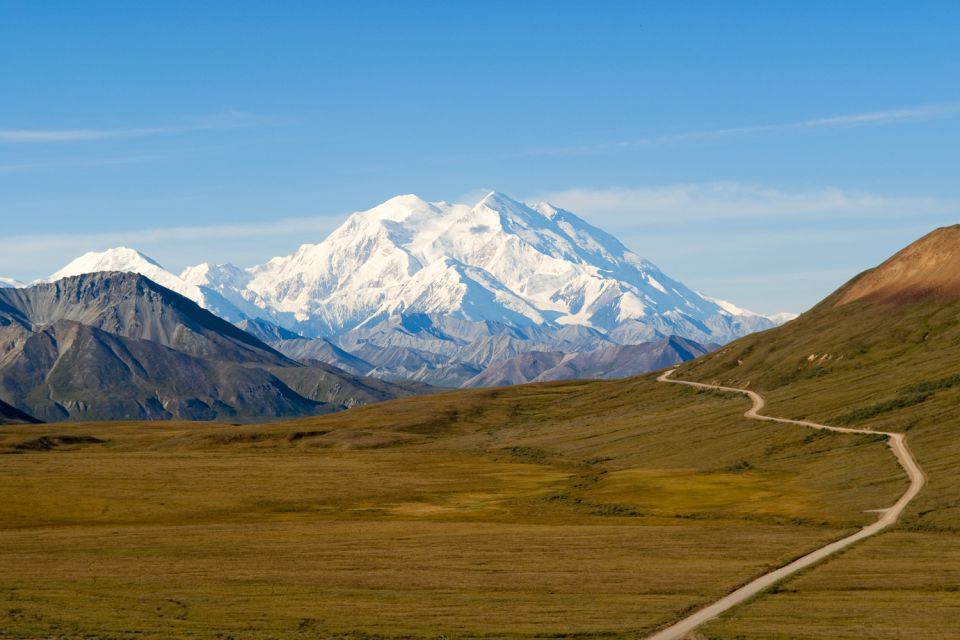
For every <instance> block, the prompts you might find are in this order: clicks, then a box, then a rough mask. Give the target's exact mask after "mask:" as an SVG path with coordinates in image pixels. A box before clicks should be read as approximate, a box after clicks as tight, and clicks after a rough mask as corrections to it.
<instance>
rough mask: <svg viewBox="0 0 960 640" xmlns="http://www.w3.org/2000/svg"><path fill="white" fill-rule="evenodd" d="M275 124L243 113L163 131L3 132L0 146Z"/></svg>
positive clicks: (228, 113)
mask: <svg viewBox="0 0 960 640" xmlns="http://www.w3.org/2000/svg"><path fill="white" fill-rule="evenodd" d="M275 123H276V120H275V119H273V118H268V117H265V116H260V115H256V114H252V113H246V112H242V111H225V112H223V113H218V114H214V115H211V116H203V117H199V118H191V119H189V120H186V121H184V122H183V123H180V124H174V125H167V126H161V127H133V128H106V129H0V143H5V144H30V143H57V142H90V141H97V140H114V139H118V138H136V137H144V136H158V135H175V134H182V133H191V132H195V131H210V130H214V129H239V128H246V127H255V126H264V125H268V124H275Z"/></svg>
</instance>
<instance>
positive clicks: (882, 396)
mask: <svg viewBox="0 0 960 640" xmlns="http://www.w3.org/2000/svg"><path fill="white" fill-rule="evenodd" d="M676 376H677V377H679V378H684V379H688V380H696V381H700V382H711V383H718V384H723V385H729V386H737V387H745V388H746V387H749V388H750V389H753V390H756V391H760V392H761V393H763V394H764V395H765V396H766V397H767V399H768V400H769V405H768V409H767V411H768V413H770V414H771V415H781V416H787V417H791V418H801V419H811V420H814V421H818V422H825V423H828V424H834V425H850V426H856V427H859V428H870V429H877V430H883V431H900V432H904V433H906V434H907V436H908V439H909V444H910V446H911V448H912V449H913V451H914V454H915V455H916V457H917V459H918V461H919V463H920V464H921V466H922V467H923V468H924V470H925V472H926V473H927V475H928V476H929V480H928V485H927V487H926V488H925V489H924V491H923V492H922V493H921V494H920V496H918V498H917V499H916V500H915V501H914V502H913V503H912V504H911V505H910V507H909V508H908V511H907V512H906V513H905V516H904V518H903V520H902V521H901V523H900V524H899V525H898V526H897V527H896V528H895V529H894V530H892V531H890V532H888V533H884V534H882V535H880V536H878V537H877V538H875V539H872V540H868V541H866V542H864V543H863V544H861V545H859V546H857V547H856V548H854V549H853V550H851V551H849V552H847V553H845V554H843V555H842V556H841V557H840V558H838V559H835V560H832V561H830V562H827V563H825V564H823V565H821V566H819V567H817V568H815V569H814V570H812V571H810V572H808V573H807V574H805V575H803V576H801V577H799V578H797V579H795V580H790V581H787V582H786V583H785V584H784V585H783V588H782V591H781V592H779V593H777V594H774V595H770V596H766V597H763V598H760V599H758V600H757V601H756V602H755V603H754V604H752V605H749V606H746V607H744V608H741V609H739V610H736V611H735V612H733V613H732V614H731V615H730V616H728V617H727V618H725V619H724V620H722V621H720V622H718V623H715V624H714V625H712V626H710V627H708V629H707V635H708V637H716V638H734V637H737V638H739V637H749V638H754V637H757V638H795V637H804V638H846V637H850V638H854V637H857V638H859V637H864V634H863V630H864V629H869V630H870V633H869V637H876V638H905V637H958V636H960V553H958V551H957V549H958V548H960V226H953V227H947V228H942V229H938V230H936V231H934V232H933V233H931V234H929V235H927V236H925V237H924V238H921V239H920V240H918V241H917V242H915V243H914V244H912V245H910V246H909V247H907V248H906V249H904V250H903V251H901V252H900V253H898V254H897V255H895V256H893V257H892V258H890V260H888V261H886V262H884V263H883V264H882V265H880V266H878V267H877V268H875V269H872V270H870V271H867V272H865V273H863V274H860V275H859V276H857V277H856V278H854V279H853V280H851V281H850V282H849V283H847V284H846V285H844V286H843V287H841V288H840V289H839V290H837V291H836V292H835V293H834V294H832V295H831V296H829V297H828V298H826V299H825V300H824V301H823V302H821V303H820V304H819V305H817V306H816V307H815V308H814V309H812V310H810V311H809V312H807V313H805V314H803V315H802V316H801V317H800V318H798V319H797V320H794V321H793V322H790V323H788V324H786V325H784V326H782V327H779V328H777V329H773V330H770V331H766V332H763V333H759V334H754V335H751V336H747V337H746V338H743V339H741V340H738V341H736V342H734V343H731V344H729V345H727V346H726V347H725V348H723V349H722V350H720V351H718V352H715V353H713V354H709V355H707V356H705V357H704V358H701V359H700V360H698V361H696V362H694V363H691V364H688V365H686V366H683V367H681V368H680V369H679V370H678V372H677V374H676ZM788 612H793V613H792V614H790V615H787V613H788Z"/></svg>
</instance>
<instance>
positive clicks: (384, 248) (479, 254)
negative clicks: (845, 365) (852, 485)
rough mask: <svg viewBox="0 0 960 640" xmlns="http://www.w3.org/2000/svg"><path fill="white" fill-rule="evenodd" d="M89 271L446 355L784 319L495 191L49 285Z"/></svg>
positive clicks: (699, 336)
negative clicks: (269, 242)
mask: <svg viewBox="0 0 960 640" xmlns="http://www.w3.org/2000/svg"><path fill="white" fill-rule="evenodd" d="M92 271H132V272H135V273H140V274H142V275H144V276H146V277H148V278H150V279H152V280H154V281H156V282H158V283H159V284H161V285H163V286H165V287H168V288H170V289H173V290H174V291H176V292H178V293H181V294H182V295H184V296H186V297H188V298H190V299H191V300H194V301H195V302H197V303H198V304H200V305H201V306H204V307H206V308H207V309H210V310H211V311H214V312H215V313H218V314H219V315H221V316H223V317H224V318H226V319H228V320H231V321H233V322H239V321H241V320H244V319H264V320H269V321H270V322H273V323H275V324H277V325H280V326H282V327H284V328H286V329H290V330H293V331H295V332H296V333H299V334H301V335H303V336H305V337H315V338H318V337H326V338H331V339H332V340H334V342H336V343H338V344H339V346H340V347H345V348H348V349H350V348H360V347H361V346H362V345H365V344H367V345H376V346H380V347H387V346H390V347H401V348H405V349H415V350H418V351H419V352H423V353H433V354H435V355H443V354H446V355H449V354H454V353H464V352H467V351H470V348H468V345H471V344H473V343H474V342H475V341H477V340H481V339H483V338H487V339H489V338H491V337H494V336H497V337H498V341H495V343H489V344H487V345H486V346H484V347H483V349H481V350H486V351H491V350H493V351H492V352H503V353H506V351H503V350H504V349H508V348H509V350H510V351H511V352H518V350H519V347H517V346H516V344H515V343H516V342H517V341H519V342H524V341H526V340H527V338H525V337H524V336H523V335H520V334H518V333H517V331H518V330H523V331H526V332H527V333H529V331H530V330H532V329H534V328H536V329H537V331H538V332H539V333H538V335H539V336H540V337H539V338H538V340H540V343H541V344H547V345H550V344H552V343H553V342H554V341H555V340H559V341H561V342H564V344H567V343H566V340H567V338H561V337H560V336H561V333H559V332H561V331H562V330H563V328H564V327H571V328H573V327H579V328H582V329H584V330H587V331H590V332H593V333H592V334H585V335H589V336H590V337H589V342H590V343H591V344H592V345H593V346H594V347H595V346H596V345H598V344H599V343H600V342H604V341H609V342H610V343H619V344H635V343H639V342H645V341H649V340H659V339H661V338H663V337H665V336H668V335H672V334H676V335H680V336H684V337H687V338H691V339H693V340H697V341H700V342H703V343H722V342H726V341H729V340H731V339H733V338H736V337H738V336H740V335H743V334H745V333H749V332H751V331H755V330H759V329H765V328H769V327H771V326H774V325H775V324H778V323H779V322H781V321H783V320H785V319H787V316H786V315H784V316H776V317H768V316H763V315H760V314H756V313H753V312H751V311H747V310H745V309H741V308H739V307H737V306H735V305H733V304H731V303H728V302H725V301H722V300H715V299H711V298H708V297H706V296H703V295H701V294H699V293H697V292H695V291H693V290H691V289H689V288H688V287H686V286H685V285H684V284H682V283H680V282H678V281H676V280H673V279H672V278H670V277H669V276H667V275H666V274H664V273H663V272H662V271H661V270H660V269H659V268H658V267H657V266H656V265H654V264H653V263H651V262H649V261H647V260H644V259H642V258H640V257H639V256H638V255H636V254H634V253H633V252H631V251H630V250H628V249H627V248H626V247H625V246H624V245H623V244H622V243H621V242H620V241H618V240H617V239H616V238H614V237H613V236H611V235H609V234H608V233H606V232H604V231H602V230H600V229H597V228H596V227H593V226H592V225H590V224H588V223H587V222H585V221H583V220H581V219H580V218H578V217H577V216H576V215H574V214H573V213H571V212H569V211H564V210H562V209H558V208H556V207H553V206H551V205H549V204H546V203H538V204H534V205H527V204H524V203H521V202H518V201H516V200H513V199H511V198H509V197H507V196H505V195H503V194H500V193H496V192H492V193H489V194H487V195H486V196H485V197H484V198H483V199H482V200H480V201H479V202H477V203H476V204H473V205H469V204H451V203H447V202H426V201H424V200H422V199H420V198H418V197H417V196H414V195H404V196H398V197H395V198H391V199H390V200H387V201H386V202H384V203H383V204H380V205H378V206H376V207H374V208H372V209H369V210H367V211H362V212H358V213H355V214H353V215H352V216H350V217H349V218H348V219H347V220H346V221H345V222H344V223H343V224H342V225H341V226H340V227H339V228H337V229H336V230H335V231H334V232H333V233H331V234H330V235H329V236H328V237H327V238H326V239H325V240H323V241H322V242H320V243H318V244H305V245H303V246H301V247H300V248H299V249H297V250H296V251H295V252H294V253H293V254H291V255H289V256H285V257H278V258H274V259H272V260H270V261H269V262H267V263H266V264H263V265H260V266H256V267H252V268H250V269H241V268H239V267H235V266H233V265H229V264H227V265H211V264H208V263H204V264H201V265H198V266H195V267H190V268H188V269H186V270H185V271H184V272H183V273H182V274H180V275H179V276H176V275H174V274H172V273H170V272H169V271H167V270H166V269H164V268H163V267H161V266H160V265H159V264H157V263H156V262H155V261H153V260H151V259H150V258H148V257H146V256H144V255H143V254H141V253H139V252H137V251H134V250H133V249H128V248H123V247H121V248H116V249H110V250H108V251H105V252H102V253H88V254H86V255H84V256H81V257H80V258H77V259H76V260H74V261H73V262H71V263H70V264H69V265H67V266H66V267H64V268H63V269H61V270H60V271H58V272H57V273H56V274H54V275H53V276H51V278H50V280H55V279H59V278H62V277H64V276H68V275H76V274H80V273H88V272H92ZM493 344H497V345H499V346H497V347H496V348H494V347H492V346H491V345H493ZM507 345H510V346H509V347H507ZM428 359H429V358H428Z"/></svg>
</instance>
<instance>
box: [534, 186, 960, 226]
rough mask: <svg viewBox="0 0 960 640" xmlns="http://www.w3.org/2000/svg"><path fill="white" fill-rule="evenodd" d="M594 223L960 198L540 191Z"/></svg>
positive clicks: (846, 213) (944, 204)
mask: <svg viewBox="0 0 960 640" xmlns="http://www.w3.org/2000/svg"><path fill="white" fill-rule="evenodd" d="M534 199H536V200H545V201H547V202H550V203H552V204H554V205H556V206H558V207H563V208H564V209H569V210H570V211H574V212H576V213H581V214H584V215H586V216H588V217H590V218H592V219H594V220H596V221H597V222H598V223H613V222H621V221H626V220H630V221H636V222H678V221H718V220H732V219H768V220H770V219H784V218H789V217H803V218H804V219H811V218H814V217H824V216H829V217H831V218H836V217H837V216H843V217H858V218H862V217H873V218H878V217H879V218H890V217H896V216H903V215H920V214H929V215H945V214H955V213H958V212H960V200H958V199H949V198H928V197H903V196H886V195H877V194H872V193H866V192H863V191H855V190H848V189H840V188H836V187H826V188H821V189H812V190H805V191H786V190H782V189H776V188H772V187H765V186H759V185H750V184H743V183H738V182H713V183H698V184H676V185H665V186H653V187H639V188H610V189H591V188H582V189H568V190H564V191H554V192H549V193H543V194H540V195H538V196H537V197H536V198H534Z"/></svg>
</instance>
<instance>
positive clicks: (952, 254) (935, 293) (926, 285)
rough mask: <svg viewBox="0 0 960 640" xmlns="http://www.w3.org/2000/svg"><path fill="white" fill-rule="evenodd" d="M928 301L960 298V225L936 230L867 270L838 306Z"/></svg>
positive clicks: (845, 293)
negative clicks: (865, 302)
mask: <svg viewBox="0 0 960 640" xmlns="http://www.w3.org/2000/svg"><path fill="white" fill-rule="evenodd" d="M925 298H944V299H960V225H953V226H950V227H941V228H939V229H936V230H935V231H932V232H931V233H928V234H927V235H925V236H924V237H922V238H920V239H919V240H917V241H916V242H914V243H913V244H911V245H909V246H908V247H907V248H905V249H903V250H902V251H900V252H899V253H897V254H896V255H894V256H893V257H891V258H890V259H889V260H887V261H886V262H884V263H883V264H881V265H880V266H878V267H877V268H876V269H873V270H871V271H868V272H867V273H865V274H864V275H863V276H862V277H861V278H859V279H858V280H856V281H855V282H853V283H852V284H851V285H850V286H849V288H847V290H846V291H845V292H843V294H842V295H841V296H840V298H839V300H838V301H837V303H836V304H837V306H840V305H844V304H847V303H848V302H853V301H854V300H871V301H874V302H890V303H894V304H905V303H909V302H916V301H918V300H922V299H925Z"/></svg>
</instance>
